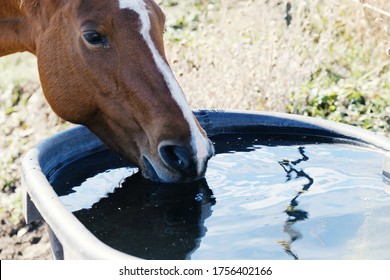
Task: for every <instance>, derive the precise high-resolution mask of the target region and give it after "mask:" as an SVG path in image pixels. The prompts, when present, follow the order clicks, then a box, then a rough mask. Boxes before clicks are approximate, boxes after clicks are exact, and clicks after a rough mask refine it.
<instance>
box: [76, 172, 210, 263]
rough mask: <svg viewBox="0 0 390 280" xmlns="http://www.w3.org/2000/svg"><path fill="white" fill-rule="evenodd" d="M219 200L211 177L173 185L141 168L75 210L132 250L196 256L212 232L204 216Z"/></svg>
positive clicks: (112, 242)
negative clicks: (91, 203)
mask: <svg viewBox="0 0 390 280" xmlns="http://www.w3.org/2000/svg"><path fill="white" fill-rule="evenodd" d="M114 204H115V207H113V205H114ZM214 204H215V198H214V196H213V193H212V191H211V190H210V189H209V187H208V185H207V182H206V180H205V179H201V180H198V181H196V182H193V183H189V184H186V185H185V186H183V185H181V184H169V185H168V184H161V183H156V182H152V181H150V180H147V179H144V178H143V177H142V176H141V175H140V174H136V175H134V176H131V177H129V178H127V179H126V181H125V183H124V184H123V187H122V188H119V189H116V191H115V192H114V193H112V194H110V195H109V197H108V198H104V199H102V200H101V201H100V202H99V203H97V204H95V205H94V206H93V207H92V209H89V210H80V211H77V212H74V214H75V215H76V217H77V218H78V219H79V220H80V221H81V222H82V223H83V224H84V225H85V226H86V227H87V228H88V229H89V230H90V231H91V232H92V233H93V234H94V235H95V236H96V237H97V238H99V239H100V240H102V241H104V242H105V243H106V244H107V245H109V246H111V247H113V248H115V249H118V250H120V251H122V252H125V253H127V254H130V255H133V256H136V257H140V258H144V259H159V260H164V259H190V257H191V254H192V253H193V252H194V251H195V250H196V249H197V248H198V247H199V245H200V241H201V238H202V237H203V236H204V235H205V234H206V231H207V230H206V228H205V226H204V221H205V220H206V219H207V218H208V217H209V216H210V215H211V212H212V211H211V207H212V206H213V205H214Z"/></svg>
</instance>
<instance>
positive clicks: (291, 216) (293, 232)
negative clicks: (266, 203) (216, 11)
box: [279, 147, 314, 260]
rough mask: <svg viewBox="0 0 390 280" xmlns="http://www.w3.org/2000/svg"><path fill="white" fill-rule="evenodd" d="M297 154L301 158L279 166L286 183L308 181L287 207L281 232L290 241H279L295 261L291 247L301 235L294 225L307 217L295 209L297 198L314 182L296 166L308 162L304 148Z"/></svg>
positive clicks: (286, 161)
mask: <svg viewBox="0 0 390 280" xmlns="http://www.w3.org/2000/svg"><path fill="white" fill-rule="evenodd" d="M298 151H299V153H300V154H301V156H302V158H300V159H298V160H295V161H289V160H283V161H280V162H279V164H280V166H281V167H282V168H283V169H284V171H285V172H286V173H287V175H286V177H287V181H286V182H288V181H291V180H293V179H299V178H306V179H307V180H308V183H307V184H304V185H303V187H302V189H301V190H300V191H299V192H298V194H297V195H296V196H295V197H294V198H293V199H292V200H291V201H290V205H289V206H287V209H286V211H285V212H286V214H287V215H288V218H287V220H286V222H285V223H284V227H283V230H284V232H285V233H287V234H288V235H289V236H290V240H288V241H280V244H282V246H283V248H284V250H285V252H286V253H287V254H288V255H290V256H292V257H293V258H294V259H295V260H297V259H298V255H297V254H296V253H294V252H293V251H292V248H291V245H292V243H293V242H294V241H296V240H298V239H300V238H302V234H301V233H300V232H299V231H298V230H297V229H295V227H294V225H295V223H297V222H299V221H303V220H306V219H307V218H308V217H309V213H308V212H306V211H304V210H301V209H297V206H298V204H299V203H298V198H299V197H300V196H301V195H302V194H304V193H305V192H306V191H308V190H309V188H310V187H311V185H313V183H314V180H313V178H311V177H310V176H309V175H308V174H306V173H305V172H304V171H303V170H298V169H297V168H296V166H297V165H298V164H299V163H301V162H302V161H308V160H309V158H308V157H307V156H306V155H305V148H304V147H299V148H298ZM293 173H295V175H296V177H294V178H293V176H292V174H293Z"/></svg>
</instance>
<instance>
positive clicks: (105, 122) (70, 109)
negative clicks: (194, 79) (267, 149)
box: [0, 0, 213, 182]
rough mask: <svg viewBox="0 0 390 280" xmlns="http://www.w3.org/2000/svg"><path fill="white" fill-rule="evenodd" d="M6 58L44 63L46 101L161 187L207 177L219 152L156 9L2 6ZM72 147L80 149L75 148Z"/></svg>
mask: <svg viewBox="0 0 390 280" xmlns="http://www.w3.org/2000/svg"><path fill="white" fill-rule="evenodd" d="M0 5H1V6H0V56H4V55H8V54H11V53H15V52H23V51H28V52H31V53H33V54H35V55H36V56H37V61H38V70H39V76H40V81H41V84H42V89H43V92H44V95H45V97H46V99H47V101H48V103H49V104H50V106H51V108H52V109H53V110H54V111H55V112H56V113H57V114H58V115H59V116H60V117H61V118H63V119H65V120H67V121H69V122H73V123H77V124H82V125H85V126H86V127H88V128H89V129H90V130H91V131H92V132H93V133H95V134H96V135H97V136H98V137H99V138H100V139H102V141H103V142H104V143H105V144H106V145H107V146H108V147H110V148H111V149H113V150H114V151H116V152H117V153H119V154H120V155H121V156H122V157H124V158H125V159H127V160H128V161H130V162H132V163H134V164H135V165H137V166H138V167H139V168H140V170H141V172H142V174H143V175H144V176H145V177H147V178H150V179H152V180H156V181H160V182H190V181H194V180H197V179H199V178H201V177H203V176H204V173H205V170H206V166H207V161H208V159H209V158H210V157H211V156H212V155H213V146H212V144H211V142H210V140H209V139H208V137H207V135H206V132H205V131H204V130H203V129H202V128H201V126H200V125H199V123H198V121H197V120H196V118H195V116H194V115H193V113H192V111H191V110H190V108H189V105H188V104H187V101H186V98H185V96H184V94H183V91H182V89H181V87H180V85H179V84H178V82H177V80H176V79H175V76H174V74H173V72H172V70H171V68H170V66H169V64H168V62H167V59H166V56H165V51H164V45H163V32H164V23H165V15H164V13H163V12H162V10H161V9H160V7H159V6H158V5H157V4H156V3H155V2H154V1H153V0H2V1H1V4H0ZM69 145H71V143H69Z"/></svg>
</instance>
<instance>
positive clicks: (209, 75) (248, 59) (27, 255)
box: [0, 0, 385, 260]
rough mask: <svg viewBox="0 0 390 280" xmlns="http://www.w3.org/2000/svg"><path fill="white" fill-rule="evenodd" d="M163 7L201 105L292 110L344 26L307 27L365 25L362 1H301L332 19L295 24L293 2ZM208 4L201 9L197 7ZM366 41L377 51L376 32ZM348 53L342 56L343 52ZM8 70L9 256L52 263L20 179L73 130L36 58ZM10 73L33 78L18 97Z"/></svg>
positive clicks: (0, 63)
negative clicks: (34, 159)
mask: <svg viewBox="0 0 390 280" xmlns="http://www.w3.org/2000/svg"><path fill="white" fill-rule="evenodd" d="M156 2H158V3H159V4H163V5H162V6H163V10H164V11H165V13H166V16H167V25H168V26H171V27H172V28H170V29H167V31H166V33H165V45H166V53H167V58H168V60H169V62H170V65H171V67H172V69H173V71H174V73H175V75H176V77H177V79H178V81H179V83H180V85H181V86H182V88H183V91H184V92H185V94H186V96H187V99H188V102H189V104H190V106H191V108H193V109H201V108H202V109H251V110H267V111H280V112H282V111H285V108H286V104H287V102H288V98H289V94H290V93H291V91H292V89H293V88H294V87H297V86H299V85H300V84H302V82H303V81H308V80H310V77H311V74H312V73H316V69H319V67H320V66H321V65H323V64H326V63H328V64H331V63H333V62H332V60H331V59H328V58H327V57H326V55H327V54H328V51H329V49H330V48H331V43H332V40H334V39H333V38H331V37H330V36H331V35H332V30H334V28H333V29H329V32H324V35H322V34H316V33H313V32H312V33H310V32H308V31H307V30H308V29H307V28H306V27H307V26H309V25H315V26H316V27H317V28H318V30H328V29H326V28H325V27H324V26H323V25H324V22H327V24H329V25H330V24H334V25H335V26H336V24H337V26H341V25H342V24H341V23H340V22H341V21H340V18H347V16H348V12H350V11H353V12H350V13H351V14H353V17H351V18H352V21H351V24H349V23H348V24H344V25H345V26H351V28H355V27H356V26H359V24H362V23H361V22H363V21H362V20H360V19H359V18H358V17H357V16H356V15H359V14H361V13H362V12H361V11H358V10H357V8H356V7H357V6H356V5H357V4H356V3H354V2H353V1H346V0H345V1H341V2H340V3H341V4H340V3H339V0H331V1H320V0H315V1H296V2H297V3H302V5H301V6H293V9H292V11H294V12H295V13H298V12H301V13H304V12H305V13H306V11H314V10H317V9H318V10H319V9H320V8H321V10H323V11H325V12H326V13H328V14H327V15H326V18H321V17H319V16H316V15H315V14H313V16H308V17H307V18H303V19H302V20H301V21H299V19H297V18H296V17H295V14H294V13H293V12H291V13H292V24H291V25H290V26H288V27H287V19H288V18H289V17H288V16H291V14H289V15H287V14H286V8H287V7H288V5H287V4H288V3H289V2H293V1H287V0H267V1H264V0H234V1H223V0H222V1H218V0H215V1H188V2H187V1H172V0H169V1H168V0H160V1H156ZM198 2H199V3H202V5H201V7H200V8H199V5H198V6H196V5H193V6H191V5H192V4H193V3H198ZM384 2H385V1H384ZM167 3H174V4H167ZM184 3H186V4H184ZM188 3H190V4H188ZM221 3H222V4H221ZM272 3H273V4H272ZM294 3H295V2H294ZM303 4H305V5H303ZM183 5H184V6H183ZM287 10H288V9H287ZM355 11H358V12H357V13H355ZM308 14H310V13H309V12H308ZM325 19H326V20H325ZM289 20H291V18H289ZM344 25H343V26H344ZM362 26H363V27H365V25H364V24H363V25H362ZM356 28H357V27H356ZM361 29H362V28H361ZM302 30H303V31H305V30H306V31H305V32H306V33H305V32H303V31H302ZM362 30H363V29H362ZM362 34H365V33H364V32H363V33H362ZM362 36H363V35H362ZM364 36H366V35H364ZM358 37H359V36H356V38H358ZM351 40H352V39H351ZM356 40H357V39H356ZM365 41H366V45H369V43H370V41H369V40H368V39H367V36H366V37H365ZM313 42H314V43H313ZM310 44H311V45H310ZM339 47H340V52H342V50H343V48H342V47H343V46H342V45H340V46H339ZM382 49H384V48H382V47H381V48H377V49H376V52H381V51H382ZM21 61H22V62H21ZM27 62H28V63H27ZM11 68H12V69H14V70H13V71H10V72H9V73H8V72H7V69H11ZM342 70H343V71H344V70H345V69H344V68H343V69H342ZM26 73H27V74H26ZM0 74H1V75H0V133H1V134H2V133H3V132H4V136H3V135H1V137H0V153H1V154H0V186H3V185H4V186H7V187H5V188H4V189H3V190H0V259H2V260H4V259H51V258H52V256H51V251H50V244H49V237H48V233H47V229H46V225H45V224H43V223H41V222H34V223H32V224H29V225H26V224H25V223H24V221H23V218H22V217H23V216H22V213H21V212H22V211H21V205H20V197H21V190H20V189H21V188H20V180H16V181H15V179H14V178H20V170H19V167H20V159H21V156H22V155H23V153H24V152H26V151H27V150H28V149H30V148H31V147H33V146H34V145H36V144H37V143H39V142H40V141H42V140H43V139H44V138H46V137H48V136H50V135H52V134H54V133H56V132H58V131H60V130H63V129H64V128H66V127H68V126H69V125H68V124H66V123H64V122H63V121H61V120H60V119H59V118H58V117H56V115H55V114H54V113H53V112H52V110H51V109H50V108H49V107H48V105H47V103H46V101H45V99H44V97H43V94H42V92H41V91H42V90H41V88H40V86H39V79H38V74H37V71H36V61H35V58H34V57H33V56H31V55H29V54H22V55H19V54H18V55H16V56H10V57H6V58H1V59H0ZM8 76H13V77H15V76H18V77H19V79H20V80H22V78H23V82H18V83H17V84H18V86H17V87H16V90H15V89H14V90H12V91H10V90H8V88H7V81H6V80H7V79H8V78H7V77H8ZM3 104H5V105H3ZM7 104H8V105H7ZM2 111H4V112H5V113H4V112H2ZM9 182H11V183H9ZM8 184H9V186H8ZM15 205H16V206H15Z"/></svg>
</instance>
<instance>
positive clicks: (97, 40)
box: [83, 31, 109, 48]
mask: <svg viewBox="0 0 390 280" xmlns="http://www.w3.org/2000/svg"><path fill="white" fill-rule="evenodd" d="M83 38H84V40H85V41H87V42H88V43H89V44H90V45H92V46H94V47H100V46H103V47H105V48H108V47H109V44H108V42H107V39H106V38H104V37H103V36H102V35H100V34H99V33H97V32H95V31H87V32H84V33H83Z"/></svg>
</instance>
